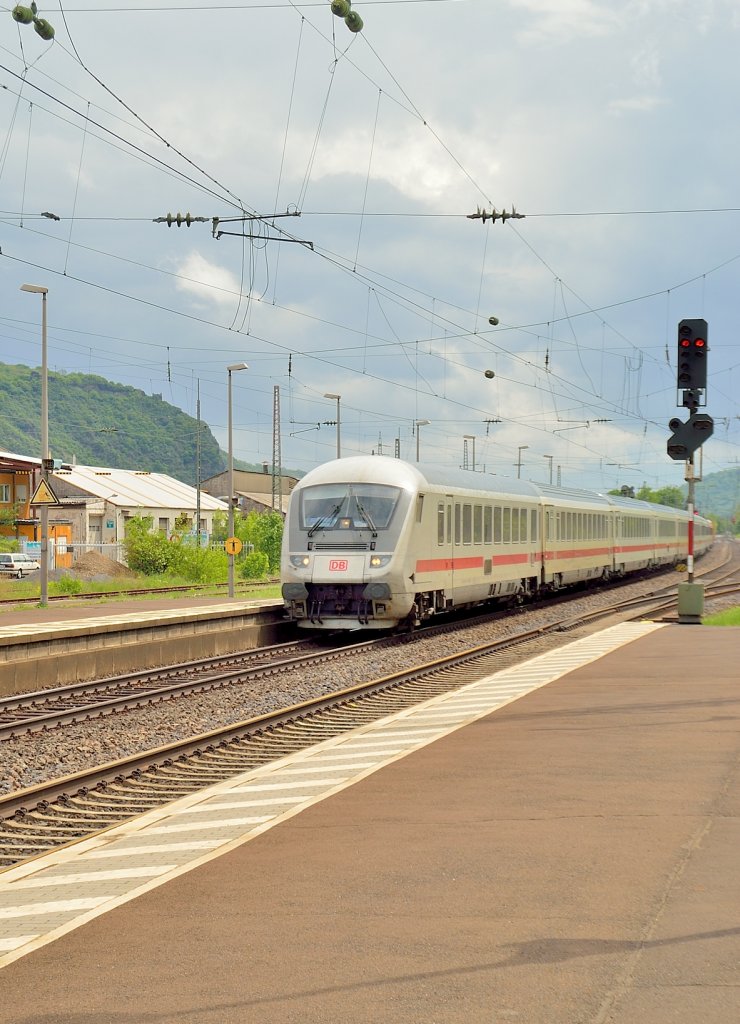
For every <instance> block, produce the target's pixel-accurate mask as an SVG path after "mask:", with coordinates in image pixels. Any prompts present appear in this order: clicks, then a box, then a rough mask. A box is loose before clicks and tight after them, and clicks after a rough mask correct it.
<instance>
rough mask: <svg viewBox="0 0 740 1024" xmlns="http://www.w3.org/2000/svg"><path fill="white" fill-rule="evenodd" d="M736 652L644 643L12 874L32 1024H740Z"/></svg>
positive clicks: (625, 634) (624, 635) (420, 712)
mask: <svg viewBox="0 0 740 1024" xmlns="http://www.w3.org/2000/svg"><path fill="white" fill-rule="evenodd" d="M739 654H740V629H731V628H726V629H719V628H711V627H705V626H677V625H676V626H674V625H657V624H654V623H629V624H622V625H618V626H614V627H612V628H610V629H607V630H604V631H602V632H600V633H597V634H594V635H593V636H590V637H587V638H584V639H581V640H577V641H575V642H572V643H569V644H566V645H565V646H563V647H562V648H560V649H559V650H558V651H554V652H550V653H548V654H545V655H541V656H540V657H537V658H533V659H531V660H530V661H527V662H526V663H524V664H523V665H520V666H517V667H514V668H511V669H506V670H503V671H501V672H498V673H495V674H492V675H491V676H489V677H487V678H486V679H484V680H482V681H479V682H477V683H474V684H471V685H470V686H467V687H464V688H462V689H460V690H456V691H454V692H452V693H450V694H446V695H443V696H441V697H437V698H434V699H433V700H430V701H428V702H426V703H425V704H424V705H421V706H420V707H418V708H416V709H412V710H405V711H403V712H399V713H397V714H394V715H390V716H388V717H387V718H385V719H383V720H382V721H380V722H375V723H372V724H368V725H366V726H364V727H362V728H360V729H357V730H354V731H353V732H351V733H348V734H346V735H344V736H341V737H337V738H335V739H333V740H331V741H327V742H325V743H322V744H320V745H317V746H316V747H313V748H311V749H310V750H307V751H302V752H301V753H300V754H297V755H293V756H291V757H289V758H285V759H283V760H282V761H280V762H277V763H276V764H274V765H270V766H266V767H263V768H261V769H259V770H257V771H255V772H250V773H245V774H243V775H241V776H238V777H236V778H235V779H233V780H230V781H229V782H228V783H221V784H220V785H218V786H214V787H212V788H211V789H209V790H206V791H204V793H202V794H199V795H198V796H191V797H188V798H185V799H183V800H181V801H178V802H177V803H176V804H172V805H169V806H168V807H167V808H163V809H160V810H159V811H157V812H153V813H151V814H150V815H147V816H146V817H143V818H139V819H136V821H133V822H130V823H128V824H127V825H123V826H119V827H116V828H114V829H111V830H109V831H108V832H106V833H104V834H102V835H100V836H98V837H95V838H94V839H91V840H88V841H86V842H84V843H81V844H78V845H77V846H74V847H70V848H68V849H66V850H62V851H59V852H57V853H55V854H50V855H48V856H45V857H41V858H38V859H37V860H35V861H33V862H31V863H29V864H27V865H25V866H21V867H18V868H15V869H10V870H8V871H5V872H3V873H2V874H0V990H1V991H2V1002H1V1003H0V1005H1V1006H2V1011H1V1015H2V1017H3V1019H7V1020H8V1021H13V1022H14V1024H51V1022H54V1024H112V1022H115V1024H175V1022H177V1024H188V1022H193V1024H196V1022H197V1024H237V1022H239V1024H245V1022H248V1024H252V1022H254V1024H257V1022H260V1024H265V1022H269V1024H292V1022H299V1021H300V1022H301V1024H306V1022H309V1024H319V1022H320V1024H324V1022H326V1024H339V1022H342V1024H344V1022H346V1024H371V1022H372V1024H375V1022H378V1024H385V1022H392V1024H412V1022H413V1024H453V1022H454V1024H460V1022H461V1021H465V1022H466V1024H467V1022H470V1024H502V1022H505V1024H512V1022H514V1024H517V1022H521V1024H636V1022H638V1021H639V1022H640V1024H668V1022H671V1024H696V1022H697V1021H700V1022H705V1021H706V1022H708V1024H709V1022H711V1024H736V1022H737V1021H738V1020H739V1019H740V966H739V965H740V920H739V919H738V916H739V913H740V873H739V872H738V870H737V863H738V854H737V851H738V849H740V771H739V767H740V730H739V729H738V716H739V715H740V672H739V670H738V660H739V659H738V655H739Z"/></svg>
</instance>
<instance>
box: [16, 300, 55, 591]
mask: <svg viewBox="0 0 740 1024" xmlns="http://www.w3.org/2000/svg"><path fill="white" fill-rule="evenodd" d="M21 291H22V292H34V293H35V294H36V295H40V296H41V479H42V480H43V481H44V483H46V482H47V476H48V473H47V469H46V467H47V464H48V463H47V460H48V459H49V394H48V381H49V372H48V366H47V361H46V296H47V294H48V291H49V289H48V288H45V287H44V286H43V285H40V284H22V285H21ZM40 561H41V601H40V603H41V606H42V607H43V608H45V607H46V606H47V604H48V603H49V506H48V505H47V504H43V505H42V506H41V559H40Z"/></svg>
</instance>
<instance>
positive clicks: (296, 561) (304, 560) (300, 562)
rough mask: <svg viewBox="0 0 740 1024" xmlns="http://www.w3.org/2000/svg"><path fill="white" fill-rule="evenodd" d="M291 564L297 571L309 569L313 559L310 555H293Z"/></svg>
mask: <svg viewBox="0 0 740 1024" xmlns="http://www.w3.org/2000/svg"><path fill="white" fill-rule="evenodd" d="M290 564H291V565H292V566H293V567H294V568H295V569H307V568H308V566H309V565H310V564H311V557H310V555H291V556H290Z"/></svg>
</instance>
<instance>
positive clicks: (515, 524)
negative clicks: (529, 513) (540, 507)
mask: <svg viewBox="0 0 740 1024" xmlns="http://www.w3.org/2000/svg"><path fill="white" fill-rule="evenodd" d="M511 543H512V544H518V543H519V509H518V508H513V509H512V510H511Z"/></svg>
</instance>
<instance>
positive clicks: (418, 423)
mask: <svg viewBox="0 0 740 1024" xmlns="http://www.w3.org/2000/svg"><path fill="white" fill-rule="evenodd" d="M414 423H415V424H416V461H417V462H418V461H419V427H428V426H429V424H430V423H431V420H414Z"/></svg>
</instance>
